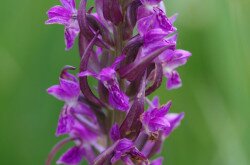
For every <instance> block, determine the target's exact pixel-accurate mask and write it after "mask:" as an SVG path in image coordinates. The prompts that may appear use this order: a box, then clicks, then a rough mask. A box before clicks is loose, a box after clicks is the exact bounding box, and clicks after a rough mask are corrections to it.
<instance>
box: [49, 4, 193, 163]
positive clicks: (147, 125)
mask: <svg viewBox="0 0 250 165" xmlns="http://www.w3.org/2000/svg"><path fill="white" fill-rule="evenodd" d="M60 2H61V6H54V7H52V8H51V9H49V11H48V13H47V14H48V20H47V21H46V24H61V25H64V36H65V43H66V50H69V49H71V48H72V47H73V46H74V42H75V40H76V38H77V37H78V46H79V55H80V64H79V72H78V74H76V75H73V74H71V73H69V72H70V71H73V70H75V69H76V68H75V67H73V66H65V67H64V68H63V69H62V71H61V73H60V76H59V84H58V85H54V86H51V87H50V88H48V89H47V92H48V93H49V94H50V95H52V96H54V97H55V98H57V99H58V100H61V101H63V102H64V106H63V108H62V110H61V112H60V115H59V120H58V126H57V129H56V136H67V137H66V138H65V139H63V140H62V141H60V142H59V143H58V144H57V145H56V146H55V147H54V148H53V149H52V151H51V152H50V154H49V157H48V159H47V162H46V164H47V165H49V164H51V161H52V159H53V157H54V156H55V154H56V153H57V151H58V150H59V149H61V148H62V147H63V146H64V145H65V144H67V143H68V142H73V144H74V145H73V146H72V147H71V148H70V149H68V150H67V151H66V152H65V153H64V154H63V155H62V156H61V157H60V158H59V160H57V164H67V165H77V164H80V163H81V161H83V159H85V160H86V161H88V163H89V164H91V165H92V164H94V165H105V164H107V165H108V164H127V165H134V164H138V165H161V164H162V162H163V158H162V157H159V158H157V159H155V160H152V156H154V155H155V154H158V153H160V151H161V147H162V145H163V142H164V140H165V139H166V138H167V137H168V136H169V135H170V134H171V132H172V131H173V130H174V129H175V128H176V127H177V126H178V125H179V124H180V122H181V120H182V119H183V117H184V113H180V114H177V113H169V109H170V107H171V101H169V102H168V103H166V104H164V105H161V104H160V103H159V99H158V97H157V96H155V97H154V99H153V100H152V101H150V100H149V99H148V98H147V97H148V96H149V95H150V94H152V93H153V92H154V91H155V90H156V89H158V88H159V87H160V86H161V84H162V81H163V77H166V79H167V83H166V88H167V89H168V90H171V89H176V88H179V87H180V86H181V85H182V82H181V78H180V75H179V73H178V72H177V68H178V67H179V66H182V65H184V64H185V63H186V62H187V60H188V58H189V57H190V56H191V53H189V52H188V51H185V50H180V49H177V48H176V43H177V28H176V27H174V25H173V24H174V22H175V20H176V17H177V15H176V14H175V15H173V16H171V17H167V15H166V11H165V6H164V4H163V2H162V0H120V1H118V0H95V6H93V7H90V8H87V0H81V2H80V4H79V8H78V9H76V4H75V1H74V0H60ZM93 11H96V12H93ZM90 77H91V78H92V79H95V80H96V82H97V83H96V85H92V84H91V85H90V84H89V82H88V79H89V78H90ZM146 107H148V108H146Z"/></svg>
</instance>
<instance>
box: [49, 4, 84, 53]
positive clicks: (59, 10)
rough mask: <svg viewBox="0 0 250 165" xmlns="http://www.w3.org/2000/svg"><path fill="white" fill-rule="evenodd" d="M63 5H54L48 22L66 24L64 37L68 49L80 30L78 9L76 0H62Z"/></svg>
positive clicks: (50, 10)
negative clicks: (77, 17)
mask: <svg viewBox="0 0 250 165" xmlns="http://www.w3.org/2000/svg"><path fill="white" fill-rule="evenodd" d="M60 2H61V4H62V6H54V7H52V8H51V9H49V10H48V12H47V14H48V17H49V19H48V20H47V21H46V24H61V25H64V26H65V29H64V38H65V44H66V50H69V49H71V48H72V47H73V45H74V41H75V38H76V37H77V35H78V33H79V32H80V29H79V25H78V22H77V19H76V16H77V10H76V5H75V0H60Z"/></svg>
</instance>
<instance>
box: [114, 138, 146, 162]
mask: <svg viewBox="0 0 250 165" xmlns="http://www.w3.org/2000/svg"><path fill="white" fill-rule="evenodd" d="M118 160H122V161H123V162H124V163H125V164H131V163H132V161H131V160H134V161H139V162H144V163H145V164H148V159H147V158H146V157H145V156H144V155H143V154H142V153H141V152H140V151H139V150H138V149H137V148H136V147H135V146H134V143H133V142H132V141H131V140H129V139H121V140H120V141H119V143H118V144H117V146H116V148H115V150H114V156H113V157H112V159H111V163H112V164H114V163H115V162H116V161H118Z"/></svg>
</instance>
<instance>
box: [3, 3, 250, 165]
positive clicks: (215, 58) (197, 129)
mask: <svg viewBox="0 0 250 165" xmlns="http://www.w3.org/2000/svg"><path fill="white" fill-rule="evenodd" d="M90 2H93V1H90ZM55 4H59V3H58V1H57V0H42V1H32V0H22V1H18V0H12V1H1V5H0V20H1V23H0V24H1V26H0V106H1V108H0V109H1V110H0V131H1V132H0V164H1V165H14V164H18V165H42V164H44V161H45V159H46V156H47V154H48V152H49V151H50V149H51V147H52V146H53V145H54V144H55V143H56V142H57V141H58V140H59V139H58V138H56V137H55V136H54V132H55V128H56V123H57V118H58V114H59V110H60V108H61V106H62V105H63V103H62V102H59V101H57V100H56V99H54V98H52V97H51V96H49V95H47V94H46V92H45V90H46V88H47V87H49V86H50V85H52V84H55V83H57V82H58V74H59V71H60V69H61V68H62V67H63V66H64V65H66V64H70V65H75V66H77V65H78V62H79V59H78V53H77V49H76V47H75V48H74V49H73V50H72V51H69V52H65V51H64V47H65V46H64V40H63V27H61V26H46V25H44V21H45V20H46V14H45V13H46V11H47V10H48V9H49V8H50V7H51V6H53V5H55ZM166 6H167V13H168V15H171V14H173V13H175V12H178V13H179V14H180V15H179V18H178V20H177V22H176V26H177V27H178V29H179V42H178V47H179V48H183V49H187V50H189V51H191V52H192V53H193V56H192V57H191V58H190V60H189V62H188V64H187V65H186V66H184V67H182V68H180V69H179V71H180V74H181V77H182V80H183V87H182V88H181V89H179V90H174V91H170V92H169V91H166V90H165V87H164V85H163V86H162V88H161V89H160V90H158V91H157V94H159V95H160V96H161V101H162V103H164V102H165V101H167V100H169V99H172V100H173V107H172V109H171V111H172V112H181V111H184V112H185V113H186V117H185V119H184V121H183V122H182V125H181V127H180V128H179V129H178V130H176V131H175V132H174V134H172V136H171V137H170V138H169V139H168V140H167V142H166V143H165V148H164V152H163V156H164V157H165V160H166V161H165V164H169V165H183V164H186V165H249V164H250V157H249V156H250V141H249V139H250V119H249V118H250V55H249V52H250V46H249V44H250V32H249V29H250V21H249V20H250V11H249V8H250V1H249V0H209V1H202V0H168V1H166Z"/></svg>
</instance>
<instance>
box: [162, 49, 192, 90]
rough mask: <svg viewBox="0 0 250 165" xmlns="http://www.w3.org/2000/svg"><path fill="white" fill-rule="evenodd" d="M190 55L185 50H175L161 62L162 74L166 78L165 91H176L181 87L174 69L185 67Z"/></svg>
mask: <svg viewBox="0 0 250 165" xmlns="http://www.w3.org/2000/svg"><path fill="white" fill-rule="evenodd" d="M190 56H191V53H190V52H188V51H185V50H175V51H174V52H173V53H171V54H169V55H168V57H166V58H165V59H161V60H162V65H163V72H164V74H165V76H166V77H167V79H168V81H167V89H176V88H179V87H181V85H182V83H181V79H180V76H179V73H178V72H177V71H176V69H177V68H178V67H179V66H182V65H185V64H186V62H187V60H188V58H189V57H190Z"/></svg>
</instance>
